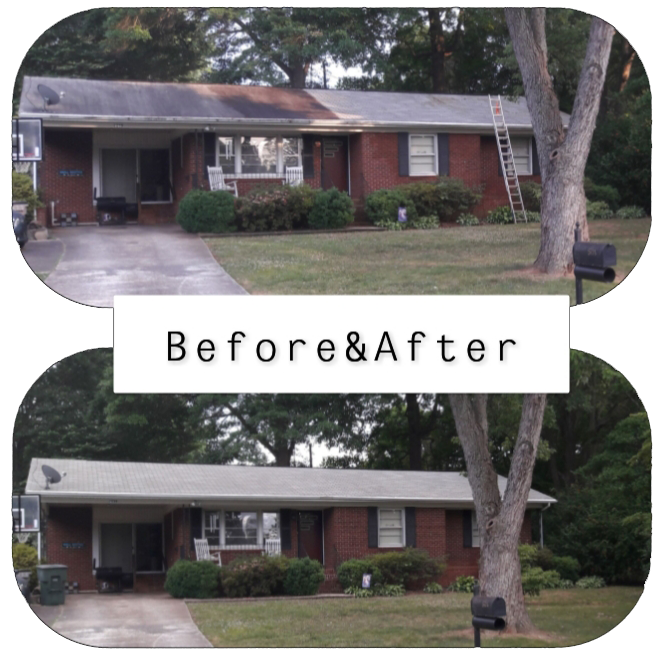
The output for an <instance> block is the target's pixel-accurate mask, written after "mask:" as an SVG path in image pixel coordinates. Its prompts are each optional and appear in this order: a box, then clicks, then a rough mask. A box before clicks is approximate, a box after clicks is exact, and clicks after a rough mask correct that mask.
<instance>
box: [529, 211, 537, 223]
mask: <svg viewBox="0 0 665 659" xmlns="http://www.w3.org/2000/svg"><path fill="white" fill-rule="evenodd" d="M526 221H527V222H536V223H538V224H540V213H537V212H536V211H527V212H526Z"/></svg>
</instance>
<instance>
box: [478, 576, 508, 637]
mask: <svg viewBox="0 0 665 659" xmlns="http://www.w3.org/2000/svg"><path fill="white" fill-rule="evenodd" d="M479 593H480V586H479V585H477V584H476V586H475V587H474V589H473V597H472V598H471V615H472V616H473V617H472V619H471V624H472V625H473V645H474V647H476V648H479V647H480V630H481V629H493V630H494V631H499V632H500V631H502V630H504V629H505V628H506V620H505V617H506V600H504V599H503V597H487V596H485V595H480V594H479Z"/></svg>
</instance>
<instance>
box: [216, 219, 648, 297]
mask: <svg viewBox="0 0 665 659" xmlns="http://www.w3.org/2000/svg"><path fill="white" fill-rule="evenodd" d="M650 224H651V220H650V219H642V220H598V221H592V222H590V223H589V226H590V232H591V240H594V241H602V242H605V241H606V242H612V243H614V244H615V245H616V248H617V256H618V264H617V267H616V270H617V274H618V276H617V280H620V279H621V278H623V277H625V276H626V275H627V274H628V273H629V272H630V271H631V270H632V268H633V267H634V266H635V264H636V263H637V261H638V259H639V257H640V255H641V254H642V251H643V249H644V245H645V243H646V241H647V237H648V234H649V227H650ZM539 241H540V225H538V224H529V225H524V224H520V225H507V226H490V225H487V226H478V227H457V226H453V227H446V228H443V229H438V230H432V231H405V232H400V231H385V232H362V233H360V232H358V233H353V232H352V233H338V234H308V235H298V234H293V235H288V236H262V237H233V238H209V239H207V243H208V245H209V247H210V250H211V252H212V253H213V255H214V256H215V258H216V259H217V260H218V261H219V263H220V264H221V265H222V266H223V267H224V268H225V269H226V270H227V272H228V273H229V274H230V275H231V276H232V277H233V278H235V279H236V280H237V281H238V282H239V283H240V284H241V285H242V286H244V287H245V288H246V289H247V290H248V291H249V292H250V293H253V294H293V295H303V294H319V295H340V294H356V295H358V294H364V295H370V294H371V295H382V294H393V295H417V294H419V295H433V294H446V295H457V294H485V295H516V294H521V295H528V294H554V293H558V294H564V295H566V294H567V295H570V296H571V297H574V292H575V282H574V279H573V278H572V277H566V278H551V277H546V276H540V275H533V274H528V273H525V272H524V269H525V268H528V267H529V266H531V265H532V264H533V262H534V260H535V258H536V256H537V254H538V248H539ZM615 285H616V284H615ZM610 288H612V286H607V285H605V284H600V283H596V282H585V284H584V294H585V299H586V300H591V299H594V298H596V297H600V296H601V295H603V294H604V293H606V292H607V291H608V290H609V289H610Z"/></svg>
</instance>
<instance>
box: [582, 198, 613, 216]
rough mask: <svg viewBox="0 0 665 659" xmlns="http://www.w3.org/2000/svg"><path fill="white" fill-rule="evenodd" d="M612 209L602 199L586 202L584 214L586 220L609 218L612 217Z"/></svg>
mask: <svg viewBox="0 0 665 659" xmlns="http://www.w3.org/2000/svg"><path fill="white" fill-rule="evenodd" d="M612 215H613V213H612V209H611V208H610V207H609V206H608V205H607V202H604V201H589V200H588V199H587V202H586V216H587V219H588V220H609V219H610V218H611V217H612Z"/></svg>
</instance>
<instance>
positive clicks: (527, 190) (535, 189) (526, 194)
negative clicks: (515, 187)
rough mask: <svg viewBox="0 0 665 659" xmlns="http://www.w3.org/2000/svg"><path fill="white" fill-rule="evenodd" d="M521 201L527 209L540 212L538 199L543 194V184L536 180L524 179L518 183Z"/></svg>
mask: <svg viewBox="0 0 665 659" xmlns="http://www.w3.org/2000/svg"><path fill="white" fill-rule="evenodd" d="M520 190H521V192H522V201H523V202H524V208H525V209H526V210H527V211H534V212H536V213H539V212H540V200H541V198H542V196H543V186H542V185H540V183H536V181H524V183H520Z"/></svg>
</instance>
